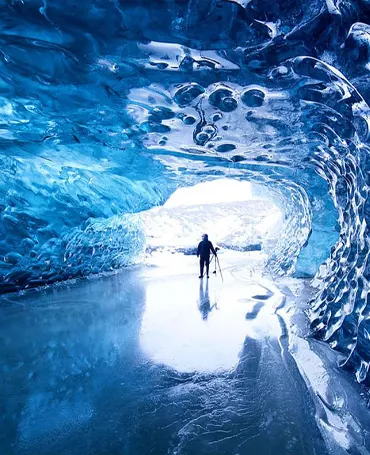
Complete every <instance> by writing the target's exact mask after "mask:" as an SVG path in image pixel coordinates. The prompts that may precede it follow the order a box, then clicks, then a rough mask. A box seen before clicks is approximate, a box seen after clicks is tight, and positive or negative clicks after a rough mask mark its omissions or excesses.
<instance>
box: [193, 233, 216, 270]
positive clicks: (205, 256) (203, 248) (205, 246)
mask: <svg viewBox="0 0 370 455" xmlns="http://www.w3.org/2000/svg"><path fill="white" fill-rule="evenodd" d="M211 252H212V253H213V254H214V255H215V256H217V253H216V250H215V249H214V248H213V245H212V242H211V241H209V240H208V235H207V234H203V235H202V241H201V242H200V243H199V245H198V250H197V257H200V260H199V266H200V275H199V278H203V270H204V264H205V265H206V272H207V278H209V259H210V256H211Z"/></svg>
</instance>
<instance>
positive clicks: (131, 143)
mask: <svg viewBox="0 0 370 455" xmlns="http://www.w3.org/2000/svg"><path fill="white" fill-rule="evenodd" d="M0 14H1V18H2V30H1V34H0V42H1V51H0V68H1V71H0V121H1V125H0V142H1V146H2V147H1V156H0V167H1V171H2V172H1V175H0V209H1V224H0V232H1V239H0V258H1V260H0V290H1V292H7V291H14V290H19V289H24V288H28V287H32V286H37V285H40V284H47V283H52V282H55V281H60V280H65V279H68V278H72V277H81V276H87V275H89V274H91V273H100V272H104V271H108V270H112V269H114V268H119V267H122V266H124V265H127V264H131V263H134V262H135V261H137V260H139V258H140V256H141V255H142V254H143V251H144V250H145V248H146V245H147V238H146V233H145V229H144V227H143V224H142V219H141V217H140V216H139V215H138V213H139V212H143V211H146V210H150V209H152V208H153V207H155V206H159V205H163V204H164V203H165V201H166V200H167V199H168V198H169V197H170V195H171V194H173V193H174V191H175V190H176V189H178V188H180V187H184V186H185V187H186V186H193V185H197V184H199V183H202V182H207V181H210V180H212V179H217V178H225V177H227V178H233V179H237V180H242V181H247V182H252V183H254V184H256V185H260V186H261V187H265V188H266V189H268V191H269V192H270V194H271V197H272V198H273V199H274V201H278V204H280V209H281V212H282V213H284V214H285V217H286V229H285V230H284V235H282V236H281V238H280V240H279V242H278V243H277V244H276V247H275V249H274V252H273V254H272V255H271V257H270V258H269V263H268V267H269V270H270V271H271V272H273V273H276V274H280V275H282V274H295V275H296V276H304V277H313V276H315V278H314V281H313V283H314V285H315V286H316V287H317V293H316V296H315V297H314V299H313V301H312V302H311V306H312V311H311V317H312V326H313V328H314V330H315V332H316V333H317V335H318V336H320V337H322V338H323V339H325V340H327V341H328V342H329V343H330V344H331V345H332V346H333V347H335V348H337V349H338V350H340V351H341V352H342V353H344V354H345V357H346V359H347V360H346V362H345V363H347V364H348V365H352V366H354V368H355V369H356V374H357V379H358V380H359V381H365V380H366V378H367V376H368V369H369V362H370V357H369V353H368V352H369V349H368V348H369V333H370V326H369V324H370V322H369V321H370V319H369V308H370V304H369V302H368V300H369V297H368V294H369V291H368V280H369V266H368V256H369V239H368V237H369V231H368V219H369V203H368V188H369V181H368V179H369V176H368V170H369V166H370V165H369V142H368V141H369V122H370V116H369V107H368V102H369V100H370V85H369V83H368V76H369V74H368V73H369V68H370V66H369V65H370V62H369V43H370V38H369V36H370V32H369V27H370V25H369V24H370V10H369V5H368V2H367V1H365V0H353V1H338V2H332V1H329V0H328V1H324V0H314V1H312V2H304V1H303V0H298V1H295V2H293V1H286V0H284V1H283V0H278V1H275V2H272V1H268V0H263V1H255V0H246V1H231V0H230V1H228V0H192V1H190V2H185V1H180V0H168V1H167V2H159V1H158V2H154V1H152V2H147V1H144V0H135V1H133V0H125V1H120V0H112V1H109V2H108V1H107V2H102V1H99V0H91V1H86V0H81V1H75V0H63V1H62V0H0ZM306 231H307V232H306ZM302 232H306V234H307V235H306V234H305V235H304V237H305V241H304V242H302V244H300V246H299V251H297V248H296V246H297V242H295V241H294V240H295V239H296V238H297V237H299V235H301V234H302ZM320 264H322V265H321V266H319V265H320Z"/></svg>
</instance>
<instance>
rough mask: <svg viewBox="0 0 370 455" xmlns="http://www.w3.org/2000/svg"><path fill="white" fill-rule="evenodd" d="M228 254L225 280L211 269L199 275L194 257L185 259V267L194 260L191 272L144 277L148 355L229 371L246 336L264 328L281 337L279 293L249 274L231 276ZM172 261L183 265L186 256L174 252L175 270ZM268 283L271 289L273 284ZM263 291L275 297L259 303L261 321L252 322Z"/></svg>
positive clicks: (181, 365)
mask: <svg viewBox="0 0 370 455" xmlns="http://www.w3.org/2000/svg"><path fill="white" fill-rule="evenodd" d="M226 258H227V256H226ZM226 258H225V256H223V257H222V261H223V265H224V267H225V266H226V268H224V270H225V273H226V276H225V281H224V282H222V281H221V279H220V277H218V276H214V275H212V274H211V277H210V279H209V280H207V279H203V280H198V279H197V277H196V271H197V266H196V260H195V259H194V258H191V259H190V260H189V259H188V260H186V259H185V261H186V264H189V266H190V262H191V261H193V262H194V265H193V267H194V275H190V276H189V275H185V276H184V275H176V276H171V277H168V276H167V275H166V276H163V277H162V278H160V279H158V277H157V279H155V280H151V279H149V280H148V281H147V285H146V307H145V312H144V315H143V319H142V326H141V332H140V343H141V346H142V349H143V351H144V352H145V353H147V354H148V356H149V357H150V358H151V360H153V361H154V362H156V363H159V364H165V365H167V366H170V367H171V368H174V369H176V370H177V371H181V372H215V371H218V372H220V371H227V370H231V369H233V368H235V367H236V365H237V364H238V361H239V357H240V351H241V349H242V347H243V343H244V340H245V338H246V337H253V338H260V337H261V336H264V335H265V334H266V331H268V332H269V336H275V337H278V336H279V334H280V326H279V324H278V323H277V321H276V317H275V316H274V309H275V308H276V307H278V306H279V305H280V303H281V299H282V296H281V294H280V293H279V292H278V291H277V290H276V291H275V292H276V293H273V292H272V291H271V290H268V289H266V288H264V287H263V286H261V284H259V283H258V282H257V281H255V280H254V279H252V278H249V279H245V280H243V281H241V280H237V279H235V278H234V277H233V276H232V275H231V274H230V273H229V269H230V270H231V271H232V272H233V273H235V274H237V268H236V267H235V265H234V266H232V267H230V266H229V265H228V263H227V262H226ZM176 262H180V264H178V267H179V268H180V270H181V266H182V264H181V262H182V263H183V262H184V260H183V259H181V257H180V256H179V257H177V258H176V260H175V258H174V257H173V256H172V268H174V267H175V269H176V265H174V264H176ZM156 276H157V275H156ZM149 277H150V275H149ZM260 280H262V281H263V279H262V278H261V277H260ZM270 286H271V287H272V288H274V286H273V284H272V283H270ZM266 290H267V292H268V295H269V296H272V295H273V297H271V298H270V299H269V301H268V302H265V301H264V302H260V303H259V304H257V305H258V306H259V310H262V307H263V306H266V308H265V309H264V311H261V315H260V318H261V320H263V323H261V322H260V321H259V320H258V321H255V323H252V322H251V319H255V318H257V316H258V312H255V315H254V317H253V318H251V317H250V314H251V311H256V300H255V297H256V294H257V295H258V294H259V295H260V296H261V297H263V296H265V294H266ZM253 296H254V297H253Z"/></svg>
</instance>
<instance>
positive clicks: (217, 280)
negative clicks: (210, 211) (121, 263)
mask: <svg viewBox="0 0 370 455" xmlns="http://www.w3.org/2000/svg"><path fill="white" fill-rule="evenodd" d="M220 259H221V261H222V264H221V265H223V266H224V270H223V272H224V281H223V282H222V280H221V277H220V273H219V272H218V273H217V274H216V275H214V274H211V277H210V279H209V280H208V281H207V280H203V281H201V280H199V279H198V277H197V276H198V270H197V263H196V259H195V258H194V257H185V258H184V257H181V258H180V257H178V258H177V257H176V256H175V255H174V256H173V258H172V261H171V260H170V261H169V260H168V258H164V259H163V260H159V259H158V258H157V259H156V265H155V266H154V265H150V264H148V265H147V266H146V267H142V268H137V269H133V270H126V271H124V272H122V273H120V274H118V275H115V276H111V277H106V278H101V279H99V280H92V281H85V282H78V283H77V284H72V285H69V286H67V285H63V286H59V287H54V288H51V289H48V290H44V291H31V292H27V293H25V294H24V295H23V296H15V295H9V296H5V297H3V298H2V299H1V300H0V348H1V356H0V358H1V371H0V373H1V383H0V384H1V389H0V409H1V412H2V416H1V421H0V455H12V454H32V455H43V454H47V455H77V454H79V455H80V454H81V455H90V454H91V455H97V454H104V455H116V454H117V455H118V454H120V455H146V454H153V455H162V454H163V455H169V454H173V455H175V454H179V455H180V454H182V455H202V454H212V455H229V454H230V455H231V454H233V455H243V454H248V455H288V454H292V455H303V454H307V455H308V454H318V455H325V454H331V453H333V454H335V455H340V454H346V453H348V454H352V455H355V454H368V453H369V452H368V448H370V439H369V435H368V430H369V429H370V413H369V411H368V409H367V408H366V406H365V400H364V399H363V398H361V396H360V393H361V392H362V389H361V387H360V386H358V385H357V384H356V383H355V382H354V380H353V376H352V375H351V374H350V373H347V372H345V371H343V370H339V369H338V368H337V366H336V364H337V361H338V355H337V354H335V353H333V352H332V351H331V350H330V349H329V348H328V347H327V346H326V345H324V344H322V343H319V342H317V341H313V340H309V339H306V337H305V335H306V334H307V321H306V318H305V317H304V309H305V308H306V305H307V304H306V302H307V299H308V296H309V288H308V286H306V285H305V283H304V282H303V281H301V280H293V279H286V280H284V281H281V282H279V283H276V282H275V283H273V282H271V281H269V280H268V279H267V278H263V277H262V276H260V275H259V274H258V258H257V259H256V257H254V258H253V255H251V256H250V258H249V260H248V261H247V263H246V261H245V256H244V259H242V258H241V257H234V258H232V259H229V260H227V258H223V257H220Z"/></svg>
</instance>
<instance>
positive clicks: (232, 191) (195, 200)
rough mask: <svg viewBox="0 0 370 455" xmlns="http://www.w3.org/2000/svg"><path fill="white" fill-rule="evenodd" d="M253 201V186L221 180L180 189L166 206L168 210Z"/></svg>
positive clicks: (247, 183) (236, 181) (235, 181)
mask: <svg viewBox="0 0 370 455" xmlns="http://www.w3.org/2000/svg"><path fill="white" fill-rule="evenodd" d="M251 199H253V195H252V184H251V183H250V182H240V181H238V180H231V179H220V180H212V181H210V182H204V183H199V184H198V185H195V186H191V187H188V188H180V189H178V190H177V191H175V192H174V193H173V195H172V196H171V197H170V198H169V199H168V201H167V202H166V203H165V204H164V207H166V208H173V207H178V206H181V205H201V204H219V203H224V202H242V201H249V200H251Z"/></svg>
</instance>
